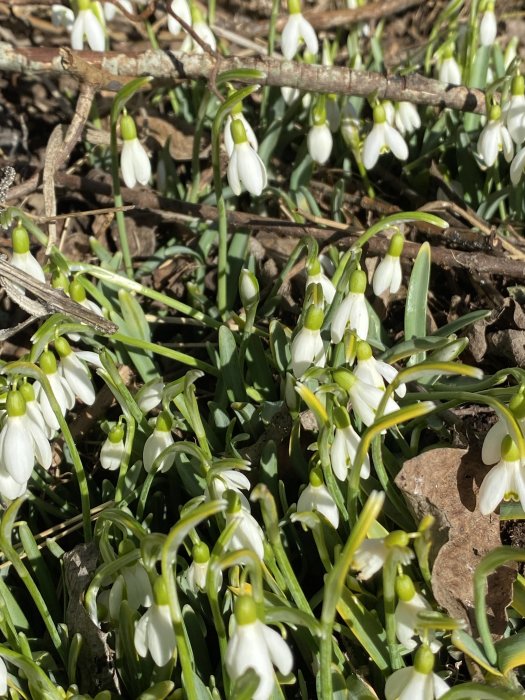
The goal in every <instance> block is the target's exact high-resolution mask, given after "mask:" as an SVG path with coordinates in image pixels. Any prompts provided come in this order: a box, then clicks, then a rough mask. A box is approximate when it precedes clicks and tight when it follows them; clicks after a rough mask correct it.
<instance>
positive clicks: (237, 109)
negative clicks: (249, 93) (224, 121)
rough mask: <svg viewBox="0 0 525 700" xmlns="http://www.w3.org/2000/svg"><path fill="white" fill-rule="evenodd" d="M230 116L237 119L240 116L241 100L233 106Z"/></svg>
mask: <svg viewBox="0 0 525 700" xmlns="http://www.w3.org/2000/svg"><path fill="white" fill-rule="evenodd" d="M230 114H231V115H232V117H233V118H235V117H238V116H239V115H240V114H242V100H239V101H238V102H236V103H235V104H234V105H233V107H232V108H231V111H230Z"/></svg>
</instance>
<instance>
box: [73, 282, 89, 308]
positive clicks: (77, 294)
mask: <svg viewBox="0 0 525 700" xmlns="http://www.w3.org/2000/svg"><path fill="white" fill-rule="evenodd" d="M69 296H70V297H71V299H73V301H76V302H77V303H78V304H81V303H82V302H83V301H86V290H85V289H84V287H83V286H82V284H81V283H80V282H79V280H78V279H74V280H72V281H71V283H70V285H69Z"/></svg>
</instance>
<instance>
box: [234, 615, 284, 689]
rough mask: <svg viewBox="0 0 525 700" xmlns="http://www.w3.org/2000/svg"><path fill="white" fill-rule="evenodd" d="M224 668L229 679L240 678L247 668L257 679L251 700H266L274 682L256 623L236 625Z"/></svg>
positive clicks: (262, 638)
mask: <svg viewBox="0 0 525 700" xmlns="http://www.w3.org/2000/svg"><path fill="white" fill-rule="evenodd" d="M225 661H226V668H227V670H228V674H229V675H230V677H231V678H232V679H233V680H235V679H237V678H240V677H241V676H242V675H243V674H244V673H245V672H246V671H247V670H248V669H249V668H253V670H254V671H255V673H256V674H257V676H258V677H259V685H258V686H257V689H256V690H255V692H254V694H253V700H268V698H269V697H270V695H271V693H272V691H273V688H274V684H275V680H274V673H273V668H272V663H271V660H270V656H269V654H268V650H267V648H266V645H265V641H264V637H263V635H262V634H261V632H260V629H259V627H258V625H257V621H256V622H253V623H251V624H247V625H236V627H235V631H234V633H233V635H232V637H231V638H230V641H229V642H228V648H227V650H226V659H225Z"/></svg>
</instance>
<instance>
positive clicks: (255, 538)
mask: <svg viewBox="0 0 525 700" xmlns="http://www.w3.org/2000/svg"><path fill="white" fill-rule="evenodd" d="M224 495H225V498H226V499H227V500H228V503H229V507H228V510H227V511H226V516H225V517H226V525H229V524H230V523H231V522H237V527H236V528H235V530H234V532H233V535H232V538H231V539H230V541H229V543H228V549H229V550H230V551H232V552H236V551H238V550H239V549H251V550H252V551H253V552H255V554H256V555H257V556H258V557H259V559H260V560H261V561H262V560H263V559H264V532H263V529H262V528H261V526H260V525H259V523H258V522H257V520H255V518H254V517H253V515H252V514H251V513H250V511H249V510H248V509H247V508H245V507H244V506H243V505H242V503H241V499H240V497H239V494H238V493H237V492H235V491H232V490H230V491H225V493H224Z"/></svg>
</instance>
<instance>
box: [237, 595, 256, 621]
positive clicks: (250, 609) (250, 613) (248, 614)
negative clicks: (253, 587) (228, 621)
mask: <svg viewBox="0 0 525 700" xmlns="http://www.w3.org/2000/svg"><path fill="white" fill-rule="evenodd" d="M256 620H257V606H256V605H255V601H254V599H253V598H252V597H251V596H249V595H242V596H239V597H238V598H237V600H236V601H235V621H236V622H237V624H238V625H251V624H253V623H254V622H255V621H256Z"/></svg>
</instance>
